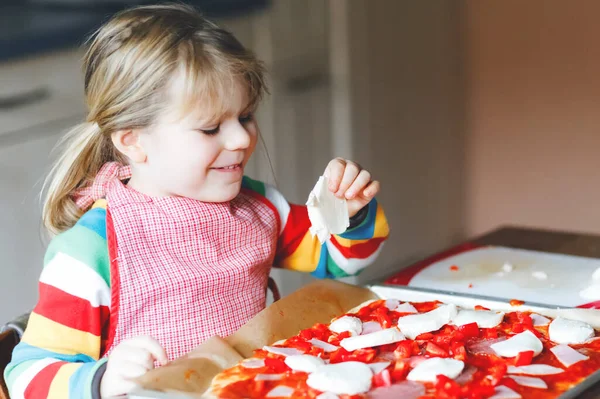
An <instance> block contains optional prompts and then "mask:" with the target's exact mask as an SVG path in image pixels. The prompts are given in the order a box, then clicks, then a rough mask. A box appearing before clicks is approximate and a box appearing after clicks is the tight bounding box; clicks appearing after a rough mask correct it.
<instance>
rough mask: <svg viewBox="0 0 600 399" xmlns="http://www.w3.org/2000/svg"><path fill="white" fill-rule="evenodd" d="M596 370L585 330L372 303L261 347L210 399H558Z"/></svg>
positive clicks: (596, 342)
mask: <svg viewBox="0 0 600 399" xmlns="http://www.w3.org/2000/svg"><path fill="white" fill-rule="evenodd" d="M599 369H600V333H599V332H598V331H596V330H595V329H594V328H593V327H592V326H591V325H590V324H587V323H585V322H582V321H578V320H571V319H566V318H563V317H557V318H550V317H545V316H542V315H540V314H536V313H532V312H529V311H510V312H502V311H494V310H490V309H486V308H483V307H480V306H477V307H475V308H474V309H466V308H459V307H457V306H455V305H452V304H446V303H442V302H439V301H431V302H419V303H414V302H412V303H411V302H401V301H398V300H394V299H387V300H383V299H381V300H375V301H369V302H366V303H364V304H362V305H361V306H359V307H357V308H355V309H353V310H352V311H350V312H348V313H347V314H345V315H341V316H340V317H337V318H335V319H333V320H332V321H331V323H330V324H328V325H325V324H316V325H314V326H313V327H312V328H309V329H306V330H302V331H300V332H299V333H298V334H297V335H296V336H294V337H291V338H289V339H287V340H285V341H280V342H277V343H275V344H273V345H271V346H265V347H263V348H261V349H258V350H256V351H255V352H254V355H253V357H252V358H249V359H245V360H243V361H241V362H240V363H239V364H237V365H236V366H235V367H232V368H229V369H227V370H224V371H223V372H221V373H220V374H218V375H217V376H216V377H215V378H214V379H213V381H212V384H211V389H210V391H209V395H208V396H210V397H216V398H227V399H238V398H252V399H253V398H286V399H296V398H313V399H358V398H370V399H388V398H390V399H391V398H405V399H411V398H415V399H416V398H447V399H458V398H470V399H480V398H494V399H513V398H532V399H533V398H535V399H543V398H556V397H558V396H559V395H560V394H561V393H563V392H565V391H567V390H569V389H570V388H572V387H573V386H574V385H576V384H577V383H579V382H581V381H582V380H584V379H585V378H586V377H588V376H589V375H590V374H592V373H594V372H595V371H597V370H599Z"/></svg>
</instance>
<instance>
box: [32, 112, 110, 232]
mask: <svg viewBox="0 0 600 399" xmlns="http://www.w3.org/2000/svg"><path fill="white" fill-rule="evenodd" d="M58 146H59V147H62V148H63V150H62V152H61V155H60V156H59V158H58V159H57V160H56V162H55V164H54V166H53V167H52V169H51V171H50V173H49V175H48V177H47V178H46V181H45V182H44V188H43V192H44V191H45V192H46V197H45V201H44V209H43V212H42V218H43V221H44V226H45V227H46V228H47V229H48V231H49V232H50V233H51V234H52V235H56V234H59V233H61V232H62V231H65V230H67V229H68V228H70V227H72V226H74V225H75V223H76V222H77V220H79V218H80V217H81V215H82V214H83V213H84V212H85V211H86V210H85V209H79V207H78V206H77V205H76V204H75V201H74V199H73V197H72V194H73V192H74V191H75V190H76V189H78V188H81V187H84V186H86V185H88V184H89V183H91V182H92V181H93V180H94V177H95V176H96V174H97V173H98V171H99V170H100V168H101V167H102V165H103V164H104V163H106V162H110V161H115V160H118V159H119V158H120V157H118V155H117V154H116V150H115V149H114V147H113V145H112V142H111V141H110V138H109V137H108V136H106V135H104V134H102V131H101V129H100V127H99V126H98V124H97V123H92V122H86V123H82V124H80V125H78V126H75V127H74V128H73V129H71V130H70V131H69V132H68V133H67V134H66V135H65V136H64V137H63V138H62V139H61V140H60V142H59V144H58Z"/></svg>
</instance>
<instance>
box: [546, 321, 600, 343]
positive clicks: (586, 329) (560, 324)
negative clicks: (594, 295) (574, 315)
mask: <svg viewBox="0 0 600 399" xmlns="http://www.w3.org/2000/svg"><path fill="white" fill-rule="evenodd" d="M548 335H549V336H550V340H551V341H552V342H556V343H557V344H582V343H584V342H585V341H587V340H588V339H590V338H592V337H593V336H594V329H593V328H592V326H590V325H589V324H587V323H584V322H583V321H578V320H569V319H565V318H562V317H557V318H556V319H554V320H553V321H552V323H550V327H548Z"/></svg>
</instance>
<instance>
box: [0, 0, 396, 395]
mask: <svg viewBox="0 0 600 399" xmlns="http://www.w3.org/2000/svg"><path fill="white" fill-rule="evenodd" d="M263 82H264V81H263V67H262V64H261V63H260V62H259V61H257V60H256V59H255V57H254V56H253V55H252V54H251V53H250V52H249V51H248V50H247V49H245V48H244V47H243V46H242V45H241V44H240V43H239V42H238V41H237V40H236V39H235V38H234V37H233V36H232V35H231V34H230V33H228V32H227V31H225V30H222V29H220V28H219V27H217V26H216V25H214V24H213V23H211V22H209V21H207V20H206V19H204V18H203V17H202V16H201V15H199V14H198V13H197V12H196V11H194V9H192V8H189V7H187V6H183V5H169V6H148V7H141V8H136V9H131V10H128V11H124V12H122V13H120V14H119V15H117V16H116V17H114V18H113V19H112V20H111V21H110V22H108V23H107V24H106V25H105V26H104V27H102V28H101V29H100V30H99V31H98V32H97V34H96V35H95V38H94V40H93V41H92V42H91V45H90V47H89V49H88V51H87V54H86V57H85V94H86V99H87V105H88V109H89V114H88V116H87V122H85V123H84V124H82V125H80V126H78V127H76V128H74V129H73V130H72V131H71V132H70V133H69V134H68V135H67V137H66V150H65V152H64V153H63V155H62V156H61V157H60V159H59V160H58V162H57V164H56V165H55V167H54V169H53V171H52V174H51V177H50V180H49V183H48V185H47V187H48V196H47V199H46V203H45V207H44V222H45V224H46V226H47V228H48V229H49V230H50V231H51V232H52V233H54V234H55V235H56V237H54V239H53V240H52V242H51V243H50V246H49V248H48V250H47V254H46V257H45V261H44V269H43V271H42V273H41V277H40V283H39V294H40V298H39V302H38V304H37V306H36V307H35V309H34V310H33V312H32V313H31V316H30V319H29V324H28V327H27V330H26V331H25V334H24V336H23V339H22V342H21V343H20V344H19V345H18V346H17V348H16V349H15V351H14V353H13V359H12V363H11V364H10V365H9V366H8V367H7V369H6V372H5V378H6V381H7V383H8V386H9V387H10V392H11V397H12V398H13V399H19V398H33V399H41V398H46V397H49V398H98V397H110V396H114V395H118V394H123V393H126V392H129V391H131V390H132V389H133V388H134V387H135V385H134V384H133V382H131V379H132V378H135V377H137V376H140V375H142V374H144V373H145V372H147V371H148V370H149V369H150V368H152V367H153V365H154V363H155V362H158V363H159V364H165V363H166V362H168V361H169V360H172V359H175V358H177V357H179V356H181V355H184V354H185V353H187V352H188V351H190V350H191V349H193V348H194V347H196V346H197V345H198V344H200V343H201V342H203V341H204V340H206V339H207V338H209V337H211V336H213V335H219V336H227V335H229V334H231V333H232V332H234V331H236V330H237V329H238V328H239V327H240V326H242V325H243V324H244V323H245V322H247V321H248V320H249V319H250V318H252V317H253V316H254V315H256V314H257V313H258V312H259V311H260V310H262V309H263V308H264V307H265V296H266V289H267V282H268V277H269V271H270V269H271V266H273V265H274V266H275V267H283V268H287V269H292V270H298V271H304V272H312V273H313V274H314V275H316V276H319V277H341V276H347V275H354V274H356V273H358V272H360V270H361V269H363V268H364V267H366V266H367V265H368V264H369V263H371V262H372V261H373V260H374V259H375V257H376V256H377V254H378V253H379V250H380V249H381V246H382V243H383V241H384V240H385V239H386V238H387V235H388V226H387V222H386V219H385V216H384V214H383V211H382V210H381V208H380V207H379V206H378V205H377V202H376V201H375V200H374V199H373V198H374V196H375V194H377V192H378V191H379V183H378V182H376V181H372V180H371V177H370V174H369V173H368V172H367V171H365V170H361V168H360V167H359V166H358V165H357V164H355V163H352V162H349V161H345V160H342V159H334V160H333V161H331V162H330V163H329V165H328V166H327V168H326V171H325V174H326V175H327V176H329V190H330V191H331V192H333V193H335V195H337V196H338V197H340V198H342V197H344V198H346V199H347V200H348V201H347V203H348V210H349V215H350V217H351V219H350V227H349V228H348V230H347V231H346V232H345V233H343V234H341V235H334V236H332V237H331V238H330V239H329V240H328V241H327V242H326V243H325V244H323V245H321V244H320V243H319V241H318V240H317V238H316V237H313V236H312V235H311V234H310V232H309V227H310V221H309V218H308V216H307V209H306V207H305V206H299V205H293V204H289V203H288V202H286V200H285V199H284V198H283V197H282V195H281V194H280V193H279V192H278V191H277V190H276V189H274V188H273V187H271V186H268V185H265V184H263V183H260V182H258V181H254V180H251V179H249V178H247V177H244V176H243V172H244V167H245V165H246V163H247V162H248V159H249V158H250V156H251V155H252V152H253V150H254V147H255V145H256V142H257V137H258V135H259V130H258V126H257V123H256V121H255V119H254V116H253V115H254V112H255V110H256V107H257V104H258V103H259V100H260V98H261V95H262V94H263V91H264V83H263ZM315 178H316V177H315Z"/></svg>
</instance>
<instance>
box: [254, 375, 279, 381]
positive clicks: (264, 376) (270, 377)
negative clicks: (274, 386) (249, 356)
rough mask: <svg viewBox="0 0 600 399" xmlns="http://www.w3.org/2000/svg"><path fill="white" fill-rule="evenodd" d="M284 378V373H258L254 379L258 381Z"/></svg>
mask: <svg viewBox="0 0 600 399" xmlns="http://www.w3.org/2000/svg"><path fill="white" fill-rule="evenodd" d="M282 378H283V374H257V375H256V377H254V379H255V380H256V381H279V380H280V379H282Z"/></svg>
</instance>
